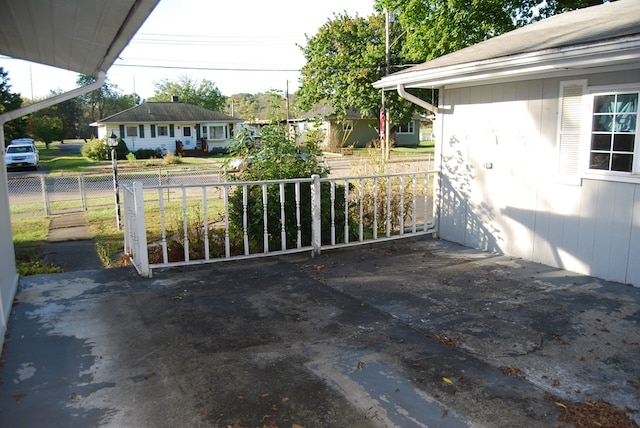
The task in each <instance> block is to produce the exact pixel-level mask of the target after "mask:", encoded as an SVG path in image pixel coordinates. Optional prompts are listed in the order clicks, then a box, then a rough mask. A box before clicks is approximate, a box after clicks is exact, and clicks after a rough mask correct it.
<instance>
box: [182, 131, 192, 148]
mask: <svg viewBox="0 0 640 428" xmlns="http://www.w3.org/2000/svg"><path fill="white" fill-rule="evenodd" d="M182 146H183V147H184V148H185V149H187V150H193V149H195V144H194V141H193V136H192V135H191V127H190V126H183V127H182Z"/></svg>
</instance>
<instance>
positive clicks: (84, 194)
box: [78, 174, 88, 211]
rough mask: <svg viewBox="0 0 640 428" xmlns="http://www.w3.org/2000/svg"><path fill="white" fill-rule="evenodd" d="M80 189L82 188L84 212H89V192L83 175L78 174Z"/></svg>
mask: <svg viewBox="0 0 640 428" xmlns="http://www.w3.org/2000/svg"><path fill="white" fill-rule="evenodd" d="M78 187H79V188H80V202H81V203H82V210H83V211H87V209H88V208H87V192H86V190H85V188H84V175H83V174H78Z"/></svg>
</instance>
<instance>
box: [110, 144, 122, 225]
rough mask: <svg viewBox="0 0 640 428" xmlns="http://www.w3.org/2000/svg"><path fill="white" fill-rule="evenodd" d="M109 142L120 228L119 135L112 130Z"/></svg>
mask: <svg viewBox="0 0 640 428" xmlns="http://www.w3.org/2000/svg"><path fill="white" fill-rule="evenodd" d="M107 143H108V144H109V147H111V164H112V166H113V191H114V192H115V195H116V227H117V228H118V230H120V191H119V189H118V157H117V155H116V148H117V147H118V136H117V135H116V134H115V133H114V132H111V136H110V137H109V138H107Z"/></svg>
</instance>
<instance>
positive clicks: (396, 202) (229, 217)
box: [122, 171, 438, 276]
mask: <svg viewBox="0 0 640 428" xmlns="http://www.w3.org/2000/svg"><path fill="white" fill-rule="evenodd" d="M437 174H438V173H437V172H436V171H426V172H405V173H395V174H382V175H368V176H349V177H334V178H331V177H330V178H320V177H319V176H313V177H310V178H299V179H293V180H275V181H257V182H217V183H209V184H206V183H205V184H180V185H178V184H174V185H150V186H147V185H144V183H142V182H141V181H136V182H134V183H125V184H124V185H123V186H122V189H123V192H124V206H125V210H124V211H125V253H126V254H127V255H128V256H129V257H130V258H131V260H132V263H133V264H134V266H135V267H136V269H137V270H138V272H139V273H140V274H141V275H145V276H151V274H152V271H153V270H154V269H158V268H166V267H173V266H184V265H193V264H203V263H212V262H218V261H224V260H232V259H242V258H253V257H264V256H268V255H278V254H284V253H291V252H300V251H310V252H312V253H313V254H318V253H320V251H321V250H322V249H328V248H337V247H342V246H347V245H361V244H365V243H369V242H374V241H380V240H387V239H398V238H402V237H407V236H415V235H417V234H426V233H435V232H436V228H437V226H436V224H437V221H436V220H437V217H436V216H435V214H434V206H435V205H434V196H433V195H434V185H435V181H436V180H435V179H436V177H437Z"/></svg>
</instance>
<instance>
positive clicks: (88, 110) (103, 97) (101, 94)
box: [76, 74, 137, 138]
mask: <svg viewBox="0 0 640 428" xmlns="http://www.w3.org/2000/svg"><path fill="white" fill-rule="evenodd" d="M95 81H96V78H95V77H93V76H89V75H86V74H83V75H80V76H79V77H78V80H77V81H76V83H77V84H78V85H79V86H86V85H88V84H91V83H94V82H95ZM134 97H137V95H135V94H134ZM122 100H125V102H124V103H123V102H122ZM79 104H80V108H81V109H82V112H83V114H82V119H81V121H80V123H79V124H78V135H77V136H78V137H81V138H89V137H91V136H93V135H94V131H93V129H92V128H91V126H89V125H90V124H91V123H93V122H96V121H98V120H100V119H103V118H105V117H109V116H111V115H113V114H115V113H118V112H120V111H122V110H125V109H127V108H130V107H133V106H134V104H132V98H131V96H128V97H126V96H125V97H123V95H122V91H121V90H120V88H118V86H117V85H114V84H112V83H110V82H109V81H108V80H105V83H104V85H102V86H101V87H100V88H99V89H96V90H95V91H91V92H89V93H88V94H85V95H81V96H80V97H79Z"/></svg>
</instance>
